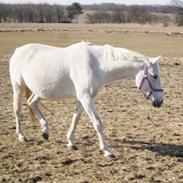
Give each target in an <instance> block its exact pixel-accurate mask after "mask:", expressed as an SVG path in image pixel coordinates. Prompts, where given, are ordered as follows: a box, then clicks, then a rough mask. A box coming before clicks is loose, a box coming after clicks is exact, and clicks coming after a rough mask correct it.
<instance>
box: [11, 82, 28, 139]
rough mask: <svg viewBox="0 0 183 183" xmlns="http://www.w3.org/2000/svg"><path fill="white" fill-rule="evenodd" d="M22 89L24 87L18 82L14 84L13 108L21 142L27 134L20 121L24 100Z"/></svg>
mask: <svg viewBox="0 0 183 183" xmlns="http://www.w3.org/2000/svg"><path fill="white" fill-rule="evenodd" d="M22 90H23V88H22V87H21V86H19V85H17V84H14V85H13V110H14V114H15V120H16V133H17V135H18V139H19V141H20V142H22V141H25V140H26V138H25V135H24V133H23V131H22V129H21V123H20V112H21V101H22Z"/></svg>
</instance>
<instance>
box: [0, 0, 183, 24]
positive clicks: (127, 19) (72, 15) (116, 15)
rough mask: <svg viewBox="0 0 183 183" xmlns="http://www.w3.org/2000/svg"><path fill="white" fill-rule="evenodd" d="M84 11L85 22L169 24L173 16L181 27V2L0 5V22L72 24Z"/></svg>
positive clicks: (179, 0) (182, 22)
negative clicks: (160, 3)
mask: <svg viewBox="0 0 183 183" xmlns="http://www.w3.org/2000/svg"><path fill="white" fill-rule="evenodd" d="M83 9H84V10H91V11H90V12H91V13H88V14H87V17H86V18H87V23H140V24H145V23H156V22H161V23H164V24H166V22H169V21H172V20H171V17H170V16H169V14H173V15H175V16H174V17H175V20H174V21H175V23H176V24H177V25H179V26H182V25H183V3H182V1H181V0H172V4H171V6H137V5H131V6H126V5H119V4H114V3H103V4H94V5H83V6H81V5H80V4H79V3H73V4H71V5H70V6H62V5H49V4H2V3H1V4H0V23H3V22H18V23H23V22H24V23H29V22H35V23H71V22H72V21H73V19H76V20H77V17H78V15H80V14H82V13H83Z"/></svg>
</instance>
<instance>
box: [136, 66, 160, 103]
mask: <svg viewBox="0 0 183 183" xmlns="http://www.w3.org/2000/svg"><path fill="white" fill-rule="evenodd" d="M147 73H148V67H147V64H144V76H143V78H142V81H141V83H140V86H139V90H140V91H142V92H143V94H144V96H145V98H146V99H147V100H148V99H149V97H150V96H151V95H152V93H153V92H163V89H162V88H154V87H153V85H152V84H151V81H150V79H149V78H148V77H147ZM145 81H147V83H148V86H149V89H150V92H149V94H148V95H147V94H146V93H145V92H144V91H143V90H142V87H143V85H144V82H145Z"/></svg>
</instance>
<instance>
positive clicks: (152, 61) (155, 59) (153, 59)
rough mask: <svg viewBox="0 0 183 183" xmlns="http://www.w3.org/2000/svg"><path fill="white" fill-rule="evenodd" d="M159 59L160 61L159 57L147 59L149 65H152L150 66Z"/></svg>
mask: <svg viewBox="0 0 183 183" xmlns="http://www.w3.org/2000/svg"><path fill="white" fill-rule="evenodd" d="M160 59H161V56H158V57H150V58H149V60H150V63H152V64H155V63H157V62H158V61H159V60H160Z"/></svg>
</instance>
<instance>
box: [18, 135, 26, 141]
mask: <svg viewBox="0 0 183 183" xmlns="http://www.w3.org/2000/svg"><path fill="white" fill-rule="evenodd" d="M18 140H19V142H27V139H26V138H25V136H22V135H19V137H18Z"/></svg>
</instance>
